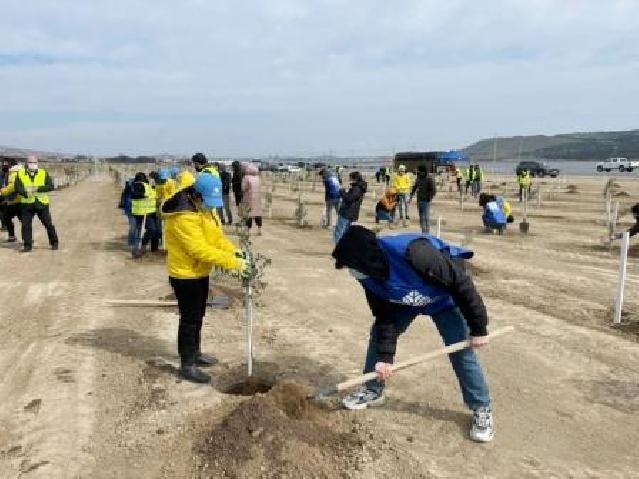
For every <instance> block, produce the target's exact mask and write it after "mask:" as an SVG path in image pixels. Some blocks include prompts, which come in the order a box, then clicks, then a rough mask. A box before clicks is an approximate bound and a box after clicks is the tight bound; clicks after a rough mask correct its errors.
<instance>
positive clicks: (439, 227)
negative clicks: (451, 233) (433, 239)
mask: <svg viewBox="0 0 639 479" xmlns="http://www.w3.org/2000/svg"><path fill="white" fill-rule="evenodd" d="M437 237H438V238H441V237H442V217H441V216H438V217H437Z"/></svg>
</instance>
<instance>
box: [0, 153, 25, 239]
mask: <svg viewBox="0 0 639 479" xmlns="http://www.w3.org/2000/svg"><path fill="white" fill-rule="evenodd" d="M6 166H7V170H6V172H4V171H3V173H4V174H3V177H2V183H0V187H2V189H0V202H1V203H2V224H3V225H4V226H5V228H6V229H7V234H8V238H7V242H8V243H15V242H16V241H17V239H16V231H15V226H14V225H13V218H20V197H19V196H18V194H17V193H16V192H15V181H16V176H17V175H18V171H19V170H20V169H21V166H20V165H18V164H16V161H15V160H13V159H9V160H8V161H7V165H6ZM3 170H4V166H3Z"/></svg>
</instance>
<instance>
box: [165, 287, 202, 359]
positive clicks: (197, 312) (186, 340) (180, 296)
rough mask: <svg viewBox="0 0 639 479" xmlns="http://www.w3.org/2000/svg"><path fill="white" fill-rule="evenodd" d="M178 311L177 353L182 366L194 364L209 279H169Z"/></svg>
mask: <svg viewBox="0 0 639 479" xmlns="http://www.w3.org/2000/svg"><path fill="white" fill-rule="evenodd" d="M169 282H170V283H171V286H172V287H173V291H174V292H175V297H176V298H177V302H178V309H179V310H180V326H179V327H178V353H179V354H180V360H181V362H182V365H192V364H195V359H196V356H197V354H198V353H199V352H200V341H201V339H200V332H201V331H202V320H203V319H204V314H205V313H206V300H207V298H208V296H209V277H208V276H207V277H205V278H196V279H178V278H169Z"/></svg>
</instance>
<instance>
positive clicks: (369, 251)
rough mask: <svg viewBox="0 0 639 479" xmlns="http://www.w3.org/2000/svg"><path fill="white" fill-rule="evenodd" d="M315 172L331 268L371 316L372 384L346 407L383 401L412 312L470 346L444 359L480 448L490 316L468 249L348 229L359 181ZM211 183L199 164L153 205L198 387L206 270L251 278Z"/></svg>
mask: <svg viewBox="0 0 639 479" xmlns="http://www.w3.org/2000/svg"><path fill="white" fill-rule="evenodd" d="M207 171H208V172H207ZM420 173H422V175H421V176H423V178H422V179H423V180H426V179H427V178H428V175H427V172H425V171H424V170H420ZM322 175H323V179H324V183H325V186H326V189H325V192H326V207H327V214H326V216H327V219H328V220H329V221H330V215H329V210H336V212H337V224H336V227H335V237H334V239H335V248H334V250H333V253H332V256H333V258H334V259H335V267H336V268H338V269H341V268H347V269H348V270H349V272H350V273H351V275H352V276H353V277H354V278H355V279H356V280H357V281H358V282H359V283H360V284H361V285H362V287H363V289H364V293H365V297H366V300H367V302H368V305H369V307H370V310H371V313H372V315H373V317H374V322H373V326H372V328H371V330H370V335H369V339H368V350H367V353H366V359H365V361H364V372H365V373H369V372H373V371H374V372H376V373H377V379H375V380H372V381H369V382H368V383H366V385H365V386H363V387H362V388H361V389H360V390H358V391H356V392H354V393H352V394H349V395H347V396H345V397H344V398H343V399H342V403H343V405H344V407H346V408H348V409H351V410H362V409H365V408H367V407H372V406H379V405H381V404H382V403H383V402H384V389H385V384H386V381H388V379H389V378H390V377H391V376H392V363H393V360H394V356H395V353H396V348H397V342H398V338H399V336H400V335H401V334H403V333H404V332H405V331H406V330H407V329H408V327H409V326H410V325H411V323H412V322H413V321H414V320H415V318H416V317H417V316H418V315H421V314H424V315H429V316H430V317H431V318H432V320H433V322H434V324H435V326H436V327H437V329H438V331H439V334H440V336H441V338H442V340H443V342H444V343H445V344H447V345H449V344H453V343H457V342H460V341H464V340H467V339H468V340H469V341H470V345H471V347H470V348H468V349H464V350H461V351H458V352H455V353H453V354H451V355H450V356H449V358H450V362H451V365H452V368H453V371H454V373H455V374H456V376H457V379H458V381H459V385H460V389H461V392H462V398H463V400H464V402H465V403H466V405H467V406H468V407H469V409H470V410H471V411H472V424H471V428H470V437H471V438H472V439H473V440H475V441H478V442H488V441H491V440H492V438H493V435H494V424H493V413H492V400H491V397H490V391H489V388H488V384H487V381H486V379H485V377H484V374H483V371H482V368H481V365H480V363H479V360H478V358H477V356H476V354H475V352H474V350H475V349H477V348H480V347H482V346H484V345H485V344H487V343H488V340H489V337H488V329H487V327H488V314H487V312H486V308H485V306H484V303H483V301H482V298H481V296H480V295H479V293H478V292H477V290H476V289H475V287H474V285H473V282H472V280H471V278H470V277H469V276H468V275H467V274H466V272H465V268H464V266H463V261H464V260H466V259H469V258H470V257H472V254H473V253H472V251H469V250H466V249H463V248H459V247H455V246H453V245H448V244H446V243H445V242H443V241H442V240H440V239H438V238H435V237H433V236H430V235H424V234H420V233H405V234H400V235H392V236H386V237H384V236H380V237H378V236H377V235H376V234H375V233H374V232H373V231H371V230H369V229H367V228H365V227H363V226H360V225H353V224H352V223H353V222H355V221H357V220H358V217H359V211H360V207H361V203H362V200H363V198H364V195H365V194H366V190H367V184H366V181H364V179H363V177H362V175H361V174H360V173H359V172H357V171H354V172H351V173H350V174H349V177H348V181H349V184H348V185H347V186H342V185H341V183H340V181H339V178H337V175H336V174H335V172H334V171H331V170H330V169H326V170H324V171H323V172H322ZM211 177H214V174H212V173H211V172H210V170H209V167H208V166H205V167H204V168H202V169H201V172H200V173H199V175H198V177H197V179H196V180H195V182H194V183H193V184H192V185H191V186H186V187H185V186H184V185H182V186H181V187H180V189H178V191H177V193H175V194H174V195H173V196H171V197H170V198H169V199H167V200H166V201H165V202H164V203H163V204H162V207H161V211H162V217H163V219H164V221H165V228H166V242H167V249H168V270H169V281H170V283H171V285H172V287H173V290H174V291H175V295H176V297H177V300H178V307H179V310H180V324H179V328H178V351H179V354H180V359H181V365H180V371H181V375H182V376H183V377H184V378H185V379H187V380H189V381H193V382H198V383H207V382H209V381H210V379H211V377H210V375H209V374H207V373H205V372H204V371H202V369H201V368H204V367H207V366H210V365H211V364H212V363H213V358H212V357H211V356H209V355H207V354H206V353H205V352H203V351H202V345H201V335H200V331H201V327H202V320H203V317H204V313H205V309H206V299H207V297H208V291H209V273H210V271H211V269H212V268H213V267H220V268H224V269H227V270H235V271H238V272H239V274H240V275H241V276H242V277H244V278H250V277H251V275H252V273H253V271H254V263H253V262H252V259H251V257H250V256H249V255H247V253H246V252H243V251H239V250H238V249H237V248H236V247H235V246H234V245H233V243H231V242H230V241H229V240H228V239H227V238H226V236H225V235H224V230H223V228H222V223H221V221H220V220H219V218H218V215H217V214H216V208H217V204H218V203H217V202H216V201H214V198H213V196H214V195H212V188H211V185H210V184H209V179H207V178H211ZM419 179H420V178H419V177H418V180H419ZM421 183H426V181H422V182H421ZM421 183H420V184H421ZM414 186H415V185H411V188H410V189H409V194H410V197H409V199H410V198H412V196H413V195H415V194H416V193H417V191H418V190H419V188H420V186H417V188H414ZM404 191H405V190H404ZM432 196H434V190H433V193H432ZM432 196H430V199H432ZM427 197H428V196H425V197H423V198H427ZM406 203H407V204H408V203H410V200H409V201H407V202H406Z"/></svg>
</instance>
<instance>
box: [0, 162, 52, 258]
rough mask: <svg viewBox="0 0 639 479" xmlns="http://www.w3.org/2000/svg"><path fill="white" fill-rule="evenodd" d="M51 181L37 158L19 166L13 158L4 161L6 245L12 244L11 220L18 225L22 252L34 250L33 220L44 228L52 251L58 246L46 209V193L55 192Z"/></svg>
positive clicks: (1, 199)
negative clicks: (19, 225) (36, 220)
mask: <svg viewBox="0 0 639 479" xmlns="http://www.w3.org/2000/svg"><path fill="white" fill-rule="evenodd" d="M54 188H55V187H54V184H53V178H52V177H51V176H50V175H49V173H48V172H47V171H46V170H45V169H44V168H42V167H41V166H40V165H39V162H38V157H37V156H34V155H30V156H28V157H27V158H26V161H25V162H24V163H23V164H22V163H20V162H19V161H18V160H17V159H16V158H4V159H3V160H2V170H1V172H0V220H1V223H2V229H3V230H6V231H7V234H8V237H7V240H6V241H7V242H9V243H15V242H17V241H18V238H17V237H16V231H15V224H14V222H13V220H14V218H18V220H19V221H20V223H21V235H22V249H21V250H20V252H22V253H29V252H31V251H33V217H34V216H37V217H38V219H39V220H40V222H41V223H42V225H43V226H44V228H45V230H46V232H47V236H48V239H49V245H50V247H51V249H52V250H57V249H58V247H59V240H58V234H57V232H56V229H55V226H54V225H53V220H52V218H51V211H50V209H49V203H50V198H49V192H51V191H53V190H54Z"/></svg>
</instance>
